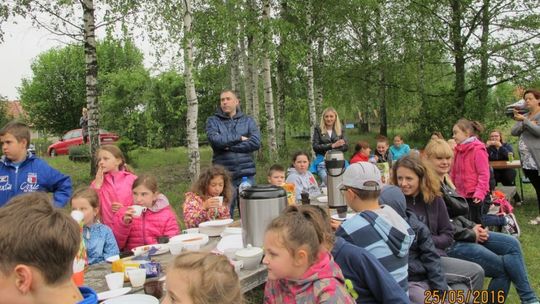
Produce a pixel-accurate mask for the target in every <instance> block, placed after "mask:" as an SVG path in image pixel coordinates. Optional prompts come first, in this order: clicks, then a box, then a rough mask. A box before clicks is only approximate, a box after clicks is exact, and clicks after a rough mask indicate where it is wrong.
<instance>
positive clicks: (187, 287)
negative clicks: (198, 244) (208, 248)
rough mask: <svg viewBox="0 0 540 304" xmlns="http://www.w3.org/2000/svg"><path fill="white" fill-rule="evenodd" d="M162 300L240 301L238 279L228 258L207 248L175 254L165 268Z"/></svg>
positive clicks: (229, 303) (225, 303) (224, 303)
mask: <svg viewBox="0 0 540 304" xmlns="http://www.w3.org/2000/svg"><path fill="white" fill-rule="evenodd" d="M165 285H166V286H167V287H166V288H167V295H166V296H165V299H164V300H163V303H164V304H172V303H220V304H242V303H244V299H243V296H242V290H241V288H240V280H239V279H238V275H237V274H236V272H235V271H234V267H233V266H232V265H231V263H230V262H229V259H227V257H225V256H223V255H216V254H213V253H209V252H187V253H183V254H181V255H179V256H177V257H176V258H175V259H174V261H173V262H172V264H171V265H170V266H169V268H168V269H167V279H166V281H165Z"/></svg>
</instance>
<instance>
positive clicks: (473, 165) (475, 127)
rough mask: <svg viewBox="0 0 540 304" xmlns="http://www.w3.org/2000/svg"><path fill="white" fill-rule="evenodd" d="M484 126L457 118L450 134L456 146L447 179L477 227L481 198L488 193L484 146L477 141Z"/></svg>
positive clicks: (487, 170)
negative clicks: (463, 198)
mask: <svg viewBox="0 0 540 304" xmlns="http://www.w3.org/2000/svg"><path fill="white" fill-rule="evenodd" d="M483 130H484V127H483V126H482V125H481V124H480V123H479V122H477V121H470V120H468V119H464V118H462V119H460V120H458V122H457V123H456V124H455V125H454V128H453V129H452V132H453V134H454V140H455V141H456V143H457V146H456V148H455V149H454V163H453V165H452V171H451V172H450V177H451V178H452V180H453V181H454V184H455V185H456V190H457V192H458V193H459V194H460V195H461V196H463V197H465V198H466V199H467V202H468V203H469V219H470V220H472V221H474V222H476V223H478V224H480V223H481V219H482V213H483V212H482V209H483V204H484V199H485V198H486V195H488V193H489V161H488V153H487V150H486V146H485V145H484V143H483V142H481V141H480V140H479V139H478V134H479V133H481V132H482V131H483Z"/></svg>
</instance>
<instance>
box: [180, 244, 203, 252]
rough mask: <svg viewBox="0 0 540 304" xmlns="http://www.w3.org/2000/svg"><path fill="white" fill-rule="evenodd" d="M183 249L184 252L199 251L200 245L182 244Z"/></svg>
mask: <svg viewBox="0 0 540 304" xmlns="http://www.w3.org/2000/svg"><path fill="white" fill-rule="evenodd" d="M184 249H185V250H186V251H199V250H200V249H201V244H184Z"/></svg>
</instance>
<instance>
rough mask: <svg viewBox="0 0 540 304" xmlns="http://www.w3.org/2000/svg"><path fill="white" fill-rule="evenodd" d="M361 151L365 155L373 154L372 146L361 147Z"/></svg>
mask: <svg viewBox="0 0 540 304" xmlns="http://www.w3.org/2000/svg"><path fill="white" fill-rule="evenodd" d="M360 153H362V154H364V155H365V156H369V155H370V154H371V148H370V147H367V148H362V149H360Z"/></svg>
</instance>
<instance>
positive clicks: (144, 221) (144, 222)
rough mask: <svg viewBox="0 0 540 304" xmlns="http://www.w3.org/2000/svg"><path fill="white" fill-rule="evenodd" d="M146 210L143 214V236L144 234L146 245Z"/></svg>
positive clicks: (144, 243)
mask: <svg viewBox="0 0 540 304" xmlns="http://www.w3.org/2000/svg"><path fill="white" fill-rule="evenodd" d="M145 219H146V212H143V214H142V236H143V245H146V233H145V231H146V229H145V225H146V220H145Z"/></svg>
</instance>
